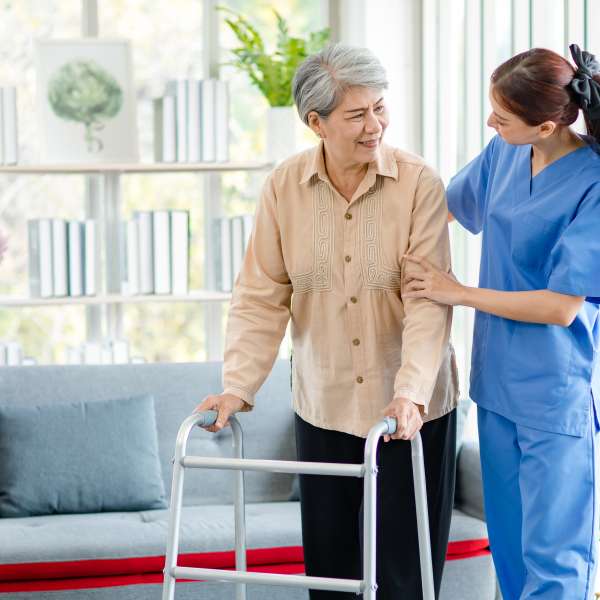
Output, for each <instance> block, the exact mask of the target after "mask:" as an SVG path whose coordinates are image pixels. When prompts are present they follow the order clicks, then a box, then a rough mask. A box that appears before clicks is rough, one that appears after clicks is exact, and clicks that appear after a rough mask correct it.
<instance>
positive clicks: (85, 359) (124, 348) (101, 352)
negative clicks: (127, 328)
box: [66, 339, 131, 365]
mask: <svg viewBox="0 0 600 600" xmlns="http://www.w3.org/2000/svg"><path fill="white" fill-rule="evenodd" d="M129 362H131V358H130V354H129V343H128V342H127V340H122V339H117V340H105V341H102V342H86V343H84V344H80V345H79V346H76V347H72V346H69V347H68V348H67V351H66V363H67V364H69V365H122V364H127V363H129Z"/></svg>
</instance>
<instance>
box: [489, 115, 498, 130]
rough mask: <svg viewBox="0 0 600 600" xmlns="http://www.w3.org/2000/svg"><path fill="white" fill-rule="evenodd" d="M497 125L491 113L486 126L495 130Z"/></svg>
mask: <svg viewBox="0 0 600 600" xmlns="http://www.w3.org/2000/svg"><path fill="white" fill-rule="evenodd" d="M497 125H498V124H497V123H496V119H495V118H494V113H491V114H490V116H489V117H488V120H487V126H488V127H491V128H492V129H496V127H497Z"/></svg>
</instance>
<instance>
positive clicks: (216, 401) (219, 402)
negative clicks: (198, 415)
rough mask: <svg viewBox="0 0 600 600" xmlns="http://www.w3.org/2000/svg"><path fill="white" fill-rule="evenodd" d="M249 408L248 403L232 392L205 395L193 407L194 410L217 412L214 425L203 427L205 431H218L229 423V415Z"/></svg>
mask: <svg viewBox="0 0 600 600" xmlns="http://www.w3.org/2000/svg"><path fill="white" fill-rule="evenodd" d="M249 409H250V405H248V404H246V403H245V402H244V401H243V400H242V399H241V398H238V397H237V396H234V395H233V394H217V395H214V396H207V397H206V398H204V400H203V401H202V402H201V403H200V404H199V405H198V406H197V407H196V408H195V409H194V412H204V411H205V410H216V411H217V412H218V413H219V416H218V417H217V420H216V422H215V424H214V425H210V426H208V427H204V429H206V430H207V431H211V432H213V433H215V432H217V431H220V430H221V429H223V427H227V426H228V425H229V417H230V416H231V415H232V414H233V413H236V412H245V411H247V410H249Z"/></svg>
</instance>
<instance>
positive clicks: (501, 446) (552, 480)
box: [477, 407, 600, 600]
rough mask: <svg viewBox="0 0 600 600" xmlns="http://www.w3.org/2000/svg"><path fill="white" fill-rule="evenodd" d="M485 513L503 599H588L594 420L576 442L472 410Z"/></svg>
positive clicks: (597, 442) (598, 440)
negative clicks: (474, 416) (477, 424)
mask: <svg viewBox="0 0 600 600" xmlns="http://www.w3.org/2000/svg"><path fill="white" fill-rule="evenodd" d="M477 416H478V423H479V439H480V447H481V467H482V476H483V491H484V503H485V513H486V519H487V526H488V534H489V539H490V546H491V549H492V556H493V558H494V564H495V567H496V572H497V575H498V580H499V583H500V589H501V591H502V596H503V599H504V600H529V599H533V598H541V599H543V600H588V599H591V598H592V597H593V592H594V590H593V582H594V576H595V567H596V552H597V548H596V546H597V544H596V540H597V538H598V509H597V506H598V491H599V488H598V482H599V477H598V475H599V470H598V460H599V459H600V453H599V450H598V448H599V447H600V436H598V425H597V420H596V419H594V416H592V418H591V419H590V421H591V422H590V428H589V431H588V433H587V435H586V436H584V437H581V438H578V437H573V436H568V435H561V434H557V433H549V432H546V431H540V430H537V429H532V428H530V427H523V426H522V425H517V424H516V423H514V422H512V421H510V420H508V419H505V418H504V417H501V416H500V415H498V414H497V413H494V412H491V411H489V410H486V409H484V408H481V407H478V415H477Z"/></svg>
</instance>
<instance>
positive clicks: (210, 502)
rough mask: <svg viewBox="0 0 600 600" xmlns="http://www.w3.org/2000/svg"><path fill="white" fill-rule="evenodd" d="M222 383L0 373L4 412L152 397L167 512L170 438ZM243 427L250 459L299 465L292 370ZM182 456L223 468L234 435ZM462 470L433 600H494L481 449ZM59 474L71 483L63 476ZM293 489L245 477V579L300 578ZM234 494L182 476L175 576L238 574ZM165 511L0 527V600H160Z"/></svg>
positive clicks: (144, 368)
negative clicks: (200, 569) (218, 459)
mask: <svg viewBox="0 0 600 600" xmlns="http://www.w3.org/2000/svg"><path fill="white" fill-rule="evenodd" d="M220 382H221V364H220V363H193V364H142V365H114V366H39V367H38V366H35V367H4V368H1V369H0V408H2V407H8V408H9V409H10V408H14V407H36V409H35V410H41V409H40V408H39V407H42V408H44V407H45V408H51V407H52V406H54V405H56V406H58V405H61V404H65V403H71V404H72V403H78V402H84V401H85V402H87V403H96V402H102V401H106V400H109V399H115V398H124V397H131V396H136V395H140V394H145V395H151V397H152V398H153V411H154V413H155V423H156V434H157V437H156V439H157V448H158V450H157V456H158V458H157V462H159V463H160V466H159V468H158V471H159V474H160V477H161V478H162V482H161V486H162V487H164V493H165V496H166V502H168V495H169V492H170V486H171V472H172V462H171V461H172V456H173V451H174V445H175V438H176V434H177V430H178V428H179V426H180V424H181V422H182V421H183V420H184V419H185V417H186V416H188V415H189V414H190V412H191V411H192V410H193V408H194V407H195V406H196V404H197V403H198V402H199V401H200V400H201V399H202V398H203V397H204V396H205V395H207V394H209V393H215V392H218V391H219V390H220V385H221V383H220ZM0 414H1V413H0ZM90 414H91V413H90ZM239 419H240V422H241V425H242V427H243V430H244V435H245V437H244V443H245V455H246V456H247V457H255V458H277V459H290V460H293V459H294V458H295V442H294V431H293V412H292V409H291V394H290V377H289V363H288V362H287V361H278V362H277V363H276V365H275V367H274V369H273V371H272V373H271V375H270V376H269V378H268V379H267V381H266V383H265V384H264V386H263V388H262V389H261V391H260V393H259V394H258V396H257V406H256V408H255V410H254V411H252V412H251V413H244V414H241V415H240V416H239ZM40 421H42V422H40V423H39V428H43V427H44V422H43V419H40ZM153 422H154V421H153ZM36 428H37V427H36ZM36 428H32V431H31V433H30V434H28V433H25V434H23V435H24V437H25V438H26V439H25V440H24V441H25V445H24V447H25V451H23V450H20V452H23V454H24V455H25V454H27V451H26V449H27V447H29V446H30V447H31V448H32V449H33V448H35V446H36V444H37V443H38V442H37V439H38V437H39V436H37V435H36V432H35V429H36ZM38 431H42V429H38ZM1 432H2V429H1V428H0V435H2V433H1ZM120 435H121V437H123V438H128V437H129V436H128V435H127V434H125V435H123V433H121V434H120ZM76 439H77V437H76V436H75V434H74V433H73V437H72V439H71V435H69V434H68V433H67V434H65V435H64V436H63V437H62V438H61V441H59V442H58V445H60V444H63V443H64V444H65V447H66V448H68V454H67V455H71V456H73V457H76V456H78V453H79V451H80V450H81V451H83V446H85V445H86V444H85V443H81V442H80V441H75V442H74V441H73V440H76ZM1 442H2V440H0V445H1ZM73 445H75V446H77V445H79V446H80V448H77V447H72V446H73ZM41 450H42V452H43V451H44V449H41ZM108 451H109V448H106V452H107V453H108ZM69 453H70V454H69ZM188 453H189V454H195V455H204V456H230V455H231V430H230V428H226V429H224V430H223V431H221V432H219V433H217V434H210V433H208V432H206V431H204V430H201V429H200V428H198V430H197V431H196V432H194V433H193V434H192V436H191V437H190V443H189V444H188ZM103 454H104V452H97V453H96V454H95V455H94V458H92V459H91V460H90V459H86V460H87V461H88V462H89V463H90V464H89V469H90V470H91V472H92V473H97V474H98V477H100V475H101V472H102V471H101V469H102V468H103V465H102V461H103ZM57 460H58V459H57ZM131 462H132V463H134V462H135V459H133V460H131ZM457 464H458V467H457V469H458V471H457V493H456V507H455V510H454V514H453V518H452V526H451V541H450V545H449V548H448V561H447V564H446V568H445V572H444V579H443V583H442V591H441V595H440V597H441V598H442V600H459V599H460V600H471V599H472V600H488V599H489V600H493V599H494V597H495V589H496V588H495V577H494V569H493V565H492V561H491V556H490V553H489V548H488V543H487V539H486V527H485V522H484V520H483V509H482V499H481V480H480V471H479V458H478V449H477V445H476V443H472V442H470V443H464V444H463V445H462V447H461V449H460V454H459V456H458V462H457ZM125 466H126V465H125ZM105 471H106V469H105ZM64 473H65V476H67V477H68V466H67V467H65V470H64ZM293 482H294V476H293V475H282V474H268V473H247V474H246V501H247V506H246V521H247V524H246V527H247V543H248V567H249V569H250V570H255V571H265V572H271V573H288V574H297V573H302V572H303V556H302V545H301V544H302V542H301V528H300V512H299V504H298V502H297V501H296V500H294V499H290V498H293V492H292V490H293V487H294V485H293ZM1 483H2V482H0V484H1ZM232 485H233V484H232V473H231V472H223V471H216V470H187V471H186V482H185V500H184V509H183V514H182V525H181V538H180V561H179V562H180V564H185V565H187V566H204V567H209V568H231V567H233V564H234V562H233V561H234V558H233V552H232V548H233V539H234V531H233V510H232V505H231V494H232ZM166 506H167V504H166V503H165V504H164V505H163V507H162V508H146V509H141V510H128V511H99V512H92V513H72V514H46V515H44V514H37V515H34V516H18V517H5V518H0V596H1V597H2V598H14V599H15V600H58V599H59V598H60V599H62V598H65V599H67V600H71V599H89V600H105V599H106V600H108V599H110V600H137V599H138V598H139V599H140V600H142V599H144V600H153V599H154V600H158V599H159V598H160V597H161V589H162V586H161V583H162V569H163V565H164V550H165V543H166V534H167V518H168V509H167V508H166ZM192 597H193V598H198V599H203V600H225V599H228V598H233V597H234V590H233V588H232V586H230V585H229V584H221V583H207V582H178V583H177V587H176V598H178V599H182V600H183V599H187V598H192ZM248 598H249V600H258V599H261V600H271V599H273V600H275V599H286V600H296V599H298V600H300V599H303V600H305V599H306V598H308V594H307V592H306V591H305V590H301V589H293V588H284V587H269V586H264V587H263V586H249V587H248Z"/></svg>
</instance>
